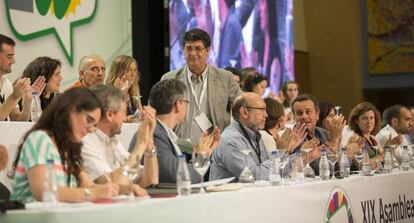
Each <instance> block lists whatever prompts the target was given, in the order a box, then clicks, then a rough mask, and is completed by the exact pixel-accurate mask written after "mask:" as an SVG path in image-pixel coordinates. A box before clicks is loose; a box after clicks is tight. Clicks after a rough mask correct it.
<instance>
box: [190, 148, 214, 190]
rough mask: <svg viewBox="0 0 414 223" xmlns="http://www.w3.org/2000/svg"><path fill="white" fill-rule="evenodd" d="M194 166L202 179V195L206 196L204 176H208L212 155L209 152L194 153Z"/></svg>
mask: <svg viewBox="0 0 414 223" xmlns="http://www.w3.org/2000/svg"><path fill="white" fill-rule="evenodd" d="M193 166H194V169H195V170H196V171H197V173H198V174H199V175H200V177H201V183H200V194H204V193H206V191H205V190H204V174H206V172H207V170H208V167H209V166H210V155H209V154H208V152H206V151H195V152H194V153H193Z"/></svg>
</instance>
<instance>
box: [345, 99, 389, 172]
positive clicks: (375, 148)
mask: <svg viewBox="0 0 414 223" xmlns="http://www.w3.org/2000/svg"><path fill="white" fill-rule="evenodd" d="M349 127H350V129H351V130H352V131H354V135H352V136H351V137H350V138H349V140H348V146H347V147H348V155H349V156H351V157H353V154H354V153H355V152H356V151H359V150H362V149H366V150H367V151H368V155H369V157H370V158H371V160H372V159H374V161H375V162H371V164H372V165H373V166H374V168H376V166H375V165H376V164H378V163H379V162H382V161H383V160H384V152H383V148H382V147H381V145H380V144H379V143H378V140H377V139H376V138H375V134H377V133H378V131H379V130H380V128H381V119H380V113H379V111H378V110H377V108H376V107H375V106H374V105H373V104H371V103H369V102H362V103H360V104H358V105H357V106H355V107H354V108H353V109H352V110H351V113H350V115H349ZM355 164H356V163H355ZM353 169H356V168H355V166H354V168H353Z"/></svg>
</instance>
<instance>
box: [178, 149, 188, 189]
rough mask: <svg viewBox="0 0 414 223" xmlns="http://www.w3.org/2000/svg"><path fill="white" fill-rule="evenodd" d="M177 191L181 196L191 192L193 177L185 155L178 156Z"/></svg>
mask: <svg viewBox="0 0 414 223" xmlns="http://www.w3.org/2000/svg"><path fill="white" fill-rule="evenodd" d="M177 193H178V195H179V196H188V195H190V194H191V177H190V172H189V171H188V168H187V161H186V160H185V156H184V155H180V156H179V157H178V168H177Z"/></svg>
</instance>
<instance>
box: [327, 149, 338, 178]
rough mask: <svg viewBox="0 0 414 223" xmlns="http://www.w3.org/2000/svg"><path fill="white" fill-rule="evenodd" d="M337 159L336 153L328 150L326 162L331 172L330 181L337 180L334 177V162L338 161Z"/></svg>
mask: <svg viewBox="0 0 414 223" xmlns="http://www.w3.org/2000/svg"><path fill="white" fill-rule="evenodd" d="M338 159H339V153H337V152H335V151H332V150H330V151H329V152H328V162H329V164H330V165H331V166H332V171H331V173H332V177H331V179H332V180H335V179H337V178H336V177H335V164H336V162H337V161H338Z"/></svg>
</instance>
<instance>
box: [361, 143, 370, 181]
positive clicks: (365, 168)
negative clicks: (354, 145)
mask: <svg viewBox="0 0 414 223" xmlns="http://www.w3.org/2000/svg"><path fill="white" fill-rule="evenodd" d="M363 153H364V158H363V159H362V175H364V176H370V175H371V170H372V168H371V159H370V158H369V155H368V150H367V149H364V151H363Z"/></svg>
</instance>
